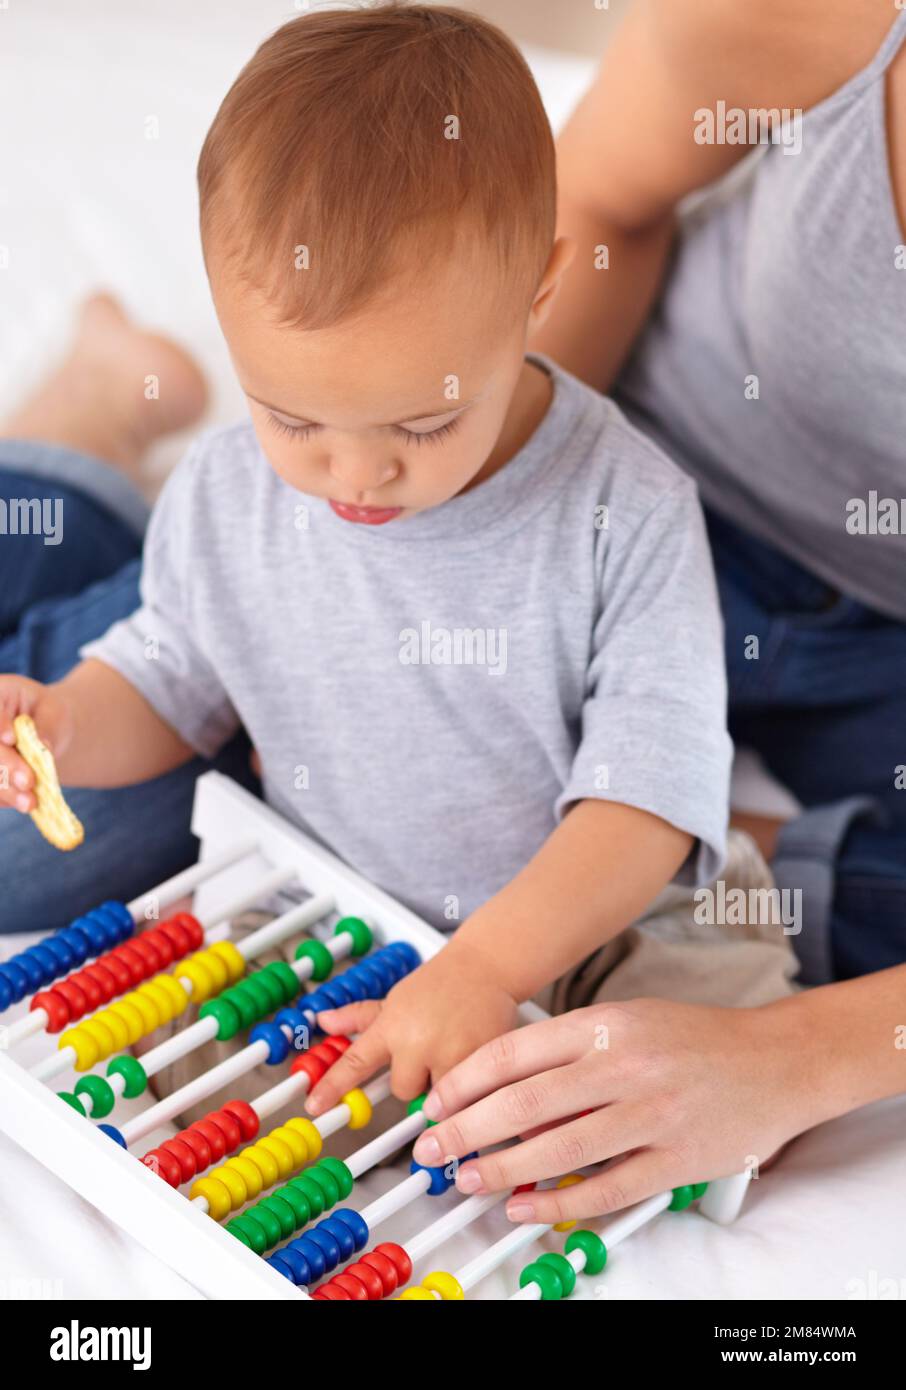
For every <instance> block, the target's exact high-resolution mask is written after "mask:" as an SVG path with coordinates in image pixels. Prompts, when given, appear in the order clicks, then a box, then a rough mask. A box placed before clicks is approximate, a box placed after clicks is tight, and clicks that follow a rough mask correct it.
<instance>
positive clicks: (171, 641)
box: [81, 444, 239, 757]
mask: <svg viewBox="0 0 906 1390" xmlns="http://www.w3.org/2000/svg"><path fill="white" fill-rule="evenodd" d="M200 452H201V444H198V445H196V446H194V447H193V449H191V450H190V451H189V453H188V454H187V456H186V457H185V459H183V461H182V462H181V463H180V464H179V466H178V467H177V468H176V469H175V470H174V472H173V473H172V474H171V476H170V478H169V479H168V480H167V483H166V484H165V486H164V489H163V491H162V492H161V495H160V498H159V500H158V503H157V506H156V507H155V509H154V512H153V513H152V516H151V521H150V524H149V528H148V535H147V538H146V541H145V550H144V559H143V565H142V578H141V607H140V608H138V609H137V611H136V612H135V613H133V614H132V615H131V616H130V617H128V618H125V619H123V620H122V621H121V622H118V623H115V624H114V625H113V627H111V628H110V629H109V631H108V632H107V633H105V635H104V636H103V637H101V638H100V639H99V640H98V641H95V642H90V643H88V644H87V645H86V646H85V647H83V648H82V651H81V655H82V657H83V658H84V657H93V658H95V659H96V660H98V661H102V662H103V663H104V664H105V665H106V666H110V667H112V668H113V670H115V671H118V672H119V674H120V675H121V676H123V677H125V679H126V680H127V681H129V683H130V684H131V685H133V686H134V687H135V689H136V690H137V691H138V692H139V693H140V694H141V695H143V696H144V698H145V699H146V700H147V701H148V703H149V704H150V705H151V706H152V708H153V709H154V710H155V711H156V712H157V714H159V715H160V717H161V719H163V720H164V721H165V723H167V724H169V725H170V727H171V728H172V729H173V730H175V732H176V733H177V734H178V735H179V736H180V738H182V739H183V740H184V741H185V742H186V743H187V744H189V746H190V747H191V748H194V749H195V750H196V752H198V753H201V754H202V755H203V756H205V757H213V756H214V754H215V753H217V752H218V751H219V749H220V748H222V747H223V745H224V744H225V743H226V742H227V741H228V740H229V739H230V738H231V737H232V736H233V734H234V733H235V732H236V730H237V729H238V727H239V718H238V716H237V714H236V712H235V710H234V709H233V707H232V705H231V703H230V700H229V698H228V697H227V695H226V693H225V691H224V689H223V686H222V684H221V682H220V680H219V679H218V676H217V673H216V671H215V670H214V668H213V666H212V664H211V662H210V661H209V660H208V658H207V656H206V654H205V650H204V647H203V645H202V644H201V640H200V637H199V634H200V633H203V631H204V624H203V623H200V622H198V621H197V617H198V615H197V614H196V613H195V611H194V600H193V591H192V544H191V537H192V534H193V530H196V529H197V527H198V526H203V524H204V517H203V514H202V513H203V509H202V508H200V506H199V501H198V498H197V490H196V464H197V460H198V458H199V455H200Z"/></svg>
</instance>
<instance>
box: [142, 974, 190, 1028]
mask: <svg viewBox="0 0 906 1390" xmlns="http://www.w3.org/2000/svg"><path fill="white" fill-rule="evenodd" d="M175 983H176V982H175V980H174V984H175ZM138 993H140V994H143V995H144V997H145V998H146V999H150V1000H151V1001H152V1003H153V1004H155V1005H156V1006H157V1011H158V1013H159V1014H160V1023H159V1024H158V1027H160V1026H161V1024H164V1023H169V1022H170V1020H171V1019H172V1018H173V1016H174V1014H176V1013H177V1012H178V1010H177V1009H176V1000H175V999H174V997H173V995H172V994H171V993H170V991H169V990H168V989H167V987H166V985H162V984H160V983H159V982H158V981H157V980H148V981H146V983H145V984H143V985H142V987H141V989H140V990H139V991H138ZM183 997H185V996H183Z"/></svg>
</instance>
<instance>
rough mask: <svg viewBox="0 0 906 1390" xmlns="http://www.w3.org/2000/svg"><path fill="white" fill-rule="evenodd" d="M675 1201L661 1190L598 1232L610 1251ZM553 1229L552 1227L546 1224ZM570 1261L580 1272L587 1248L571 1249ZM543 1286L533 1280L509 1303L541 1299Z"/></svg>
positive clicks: (669, 1194)
mask: <svg viewBox="0 0 906 1390" xmlns="http://www.w3.org/2000/svg"><path fill="white" fill-rule="evenodd" d="M672 1201H673V1192H672V1191H667V1192H658V1193H656V1194H655V1196H653V1197H647V1198H646V1199H645V1201H644V1202H639V1203H638V1204H637V1205H636V1206H634V1207H629V1208H628V1210H627V1211H622V1212H620V1214H619V1216H616V1217H614V1219H613V1220H612V1221H611V1222H610V1224H609V1225H608V1226H605V1227H604V1228H603V1230H602V1229H601V1228H599V1229H598V1235H599V1236H600V1237H601V1239H602V1240H603V1241H604V1243H605V1245H606V1246H607V1252H608V1254H609V1253H610V1251H611V1250H612V1249H613V1248H614V1246H615V1245H618V1244H619V1243H620V1241H621V1240H625V1239H626V1237H627V1236H631V1235H632V1233H633V1232H634V1231H638V1230H640V1229H641V1227H642V1226H647V1224H648V1222H649V1221H653V1220H654V1218H655V1217H656V1216H660V1214H661V1212H662V1211H666V1210H667V1208H668V1207H669V1206H670V1203H671V1202H672ZM545 1229H546V1230H550V1227H549V1226H548V1227H545ZM565 1258H566V1259H567V1260H569V1262H570V1264H571V1265H572V1267H573V1269H574V1270H575V1271H576V1273H577V1274H581V1273H582V1271H583V1270H584V1268H585V1251H584V1250H581V1249H578V1250H571V1251H570V1253H569V1254H568V1255H567V1256H566V1257H565ZM541 1296H542V1289H541V1285H540V1284H536V1283H535V1281H534V1279H533V1280H531V1281H530V1282H529V1283H528V1284H526V1285H525V1286H524V1287H523V1288H521V1289H520V1290H519V1292H518V1293H514V1294H513V1295H512V1296H511V1298H510V1300H509V1301H510V1302H511V1303H513V1302H523V1303H530V1302H532V1301H535V1302H538V1301H540V1299H541Z"/></svg>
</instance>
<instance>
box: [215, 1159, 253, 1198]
mask: <svg viewBox="0 0 906 1390" xmlns="http://www.w3.org/2000/svg"><path fill="white" fill-rule="evenodd" d="M227 1166H229V1167H230V1168H232V1170H233V1172H234V1173H238V1174H239V1176H240V1177H241V1178H242V1180H243V1182H244V1183H245V1185H246V1188H247V1189H248V1200H249V1201H251V1199H252V1198H253V1197H257V1196H258V1193H259V1192H260V1191H261V1169H260V1168H259V1167H258V1166H257V1164H254V1163H252V1162H251V1161H250V1160H249V1159H247V1158H246V1157H245V1156H244V1155H243V1154H237V1155H236V1157H235V1158H231V1159H230V1161H229V1164H228V1165H227V1164H224V1167H227Z"/></svg>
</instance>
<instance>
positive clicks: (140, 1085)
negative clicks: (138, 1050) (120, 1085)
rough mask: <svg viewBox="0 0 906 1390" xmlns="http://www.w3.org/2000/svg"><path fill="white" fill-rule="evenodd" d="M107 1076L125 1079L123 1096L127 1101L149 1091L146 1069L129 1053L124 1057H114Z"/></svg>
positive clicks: (108, 1066) (109, 1063) (108, 1067)
mask: <svg viewBox="0 0 906 1390" xmlns="http://www.w3.org/2000/svg"><path fill="white" fill-rule="evenodd" d="M107 1075H108V1076H121V1077H122V1078H123V1080H124V1081H125V1083H126V1089H125V1090H124V1091H123V1095H124V1096H125V1097H126V1099H127V1100H135V1097H136V1096H140V1095H142V1094H143V1092H144V1091H146V1090H147V1087H148V1077H147V1075H146V1073H145V1068H144V1067H143V1066H142V1064H141V1062H140V1061H139V1060H138V1058H137V1057H130V1056H129V1055H128V1053H127V1054H125V1055H123V1056H122V1057H114V1058H113V1060H112V1061H110V1062H108V1064H107Z"/></svg>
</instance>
